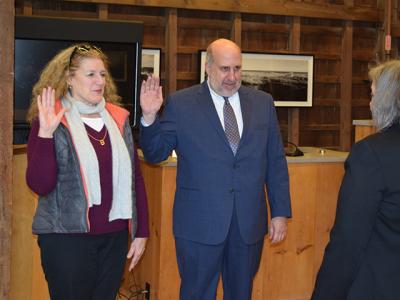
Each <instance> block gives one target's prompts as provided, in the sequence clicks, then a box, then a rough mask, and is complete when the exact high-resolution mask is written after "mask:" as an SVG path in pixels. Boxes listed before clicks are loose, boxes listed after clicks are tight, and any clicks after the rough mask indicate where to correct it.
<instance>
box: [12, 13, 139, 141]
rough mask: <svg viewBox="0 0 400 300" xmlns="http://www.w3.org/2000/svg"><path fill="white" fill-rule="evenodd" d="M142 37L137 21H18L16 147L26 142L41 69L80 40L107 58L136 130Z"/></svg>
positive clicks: (16, 35) (20, 18) (43, 19)
mask: <svg viewBox="0 0 400 300" xmlns="http://www.w3.org/2000/svg"><path fill="white" fill-rule="evenodd" d="M142 35H143V25H142V24H141V23H136V22H127V23H124V22H112V21H97V20H81V19H80V20H75V19H51V18H38V17H16V24H15V52H14V53H15V56H14V61H15V67H14V70H15V76H14V144H24V143H26V141H27V136H28V133H29V125H28V124H27V123H26V120H25V119H26V113H27V110H28V108H29V105H30V101H31V93H32V87H33V85H34V84H35V83H36V82H37V80H38V79H39V76H40V72H41V70H42V69H43V68H44V66H45V65H46V64H47V62H48V61H49V60H51V58H53V57H54V56H55V55H56V54H57V53H58V52H59V51H60V50H61V49H64V48H66V47H68V46H70V45H72V44H75V43H80V42H89V43H91V44H94V45H96V46H97V47H99V48H100V49H101V50H102V51H103V52H104V53H105V54H106V55H107V56H108V58H109V63H110V72H111V75H112V77H113V78H114V81H115V83H116V85H117V88H118V94H119V95H120V96H121V97H122V105H123V106H124V107H125V108H126V109H128V110H129V111H130V123H131V125H132V127H135V126H137V122H138V105H139V103H138V102H139V101H138V97H139V87H140V85H139V84H140V65H141V42H142Z"/></svg>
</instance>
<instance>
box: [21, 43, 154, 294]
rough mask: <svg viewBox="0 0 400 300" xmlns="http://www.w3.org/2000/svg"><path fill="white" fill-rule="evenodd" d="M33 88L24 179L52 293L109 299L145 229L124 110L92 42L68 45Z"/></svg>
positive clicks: (135, 255) (142, 193)
mask: <svg viewBox="0 0 400 300" xmlns="http://www.w3.org/2000/svg"><path fill="white" fill-rule="evenodd" d="M32 94H33V101H32V104H31V107H30V110H29V113H28V120H29V121H30V122H31V132H30V136H29V141H28V168H27V173H26V179H27V183H28V185H29V187H30V188H31V189H32V190H33V191H34V192H35V193H37V194H38V195H39V202H38V207H37V210H36V213H35V216H34V220H33V225H32V228H33V232H34V233H35V234H37V235H38V244H39V246H40V251H41V260H42V267H43V270H44V273H45V276H46V279H47V282H48V286H49V292H50V296H51V299H56V300H58V299H65V300H79V299H82V300H86V299H104V300H106V299H107V300H108V299H109V300H114V299H115V296H116V294H117V291H118V288H119V285H120V281H121V278H122V274H123V270H124V265H125V261H126V257H128V258H132V261H131V262H130V265H129V269H130V270H132V269H133V268H134V266H135V265H136V263H137V262H138V260H139V259H140V257H141V256H142V254H143V252H144V249H145V246H146V241H147V237H148V235H149V229H148V212H147V199H146V193H145V188H144V182H143V178H142V175H141V172H140V168H139V163H138V158H137V153H136V149H135V147H134V143H133V139H132V133H131V129H130V126H129V123H128V115H129V113H128V112H127V111H126V110H125V109H123V108H121V107H120V106H119V105H118V101H119V96H118V95H117V93H116V88H115V85H114V83H113V80H112V78H111V76H110V73H109V71H108V64H107V57H106V56H105V54H104V53H103V52H102V51H101V50H100V49H99V48H97V47H95V46H93V45H90V44H79V45H74V46H71V47H69V48H67V49H64V50H62V51H61V52H60V53H59V54H58V55H56V56H55V57H54V58H53V59H52V60H51V61H50V62H49V63H48V64H47V66H46V67H45V68H44V70H43V71H42V74H41V77H40V79H39V81H38V82H37V83H36V85H35V86H34V88H33V92H32ZM128 231H129V232H130V234H131V240H132V242H131V244H130V246H129V249H128Z"/></svg>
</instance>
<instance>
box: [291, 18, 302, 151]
mask: <svg viewBox="0 0 400 300" xmlns="http://www.w3.org/2000/svg"><path fill="white" fill-rule="evenodd" d="M300 27H301V21H300V17H293V20H292V28H291V30H290V40H289V50H291V51H292V52H293V53H299V52H300V35H301V32H300ZM288 140H289V141H290V142H292V143H295V144H296V145H299V142H300V110H299V108H289V109H288Z"/></svg>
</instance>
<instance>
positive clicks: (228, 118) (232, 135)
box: [223, 97, 240, 155]
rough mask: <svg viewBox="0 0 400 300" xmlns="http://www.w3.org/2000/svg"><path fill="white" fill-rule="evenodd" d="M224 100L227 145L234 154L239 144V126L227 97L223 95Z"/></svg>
mask: <svg viewBox="0 0 400 300" xmlns="http://www.w3.org/2000/svg"><path fill="white" fill-rule="evenodd" d="M223 98H224V100H225V104H224V125H225V134H226V137H227V139H228V142H229V145H230V146H231V149H232V152H233V154H234V155H236V151H237V148H238V146H239V141H240V135H239V128H238V124H237V121H236V117H235V113H234V112H233V108H232V106H231V105H230V103H229V100H228V97H223Z"/></svg>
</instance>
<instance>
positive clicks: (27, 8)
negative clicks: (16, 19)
mask: <svg viewBox="0 0 400 300" xmlns="http://www.w3.org/2000/svg"><path fill="white" fill-rule="evenodd" d="M22 13H23V14H24V16H32V0H25V1H24V4H23V6H22Z"/></svg>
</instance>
